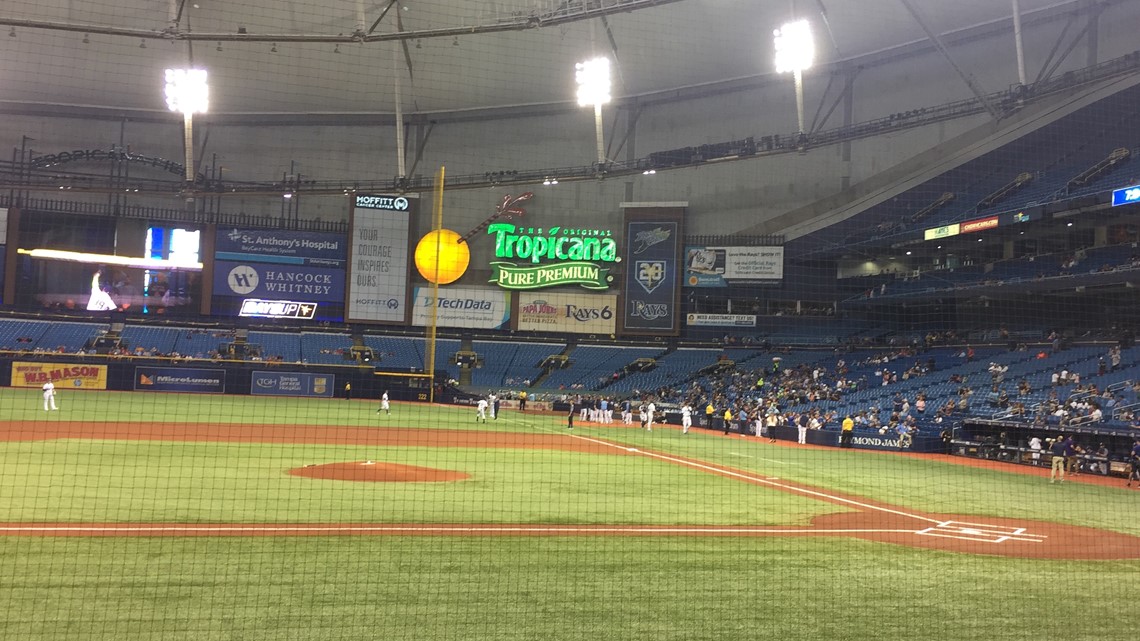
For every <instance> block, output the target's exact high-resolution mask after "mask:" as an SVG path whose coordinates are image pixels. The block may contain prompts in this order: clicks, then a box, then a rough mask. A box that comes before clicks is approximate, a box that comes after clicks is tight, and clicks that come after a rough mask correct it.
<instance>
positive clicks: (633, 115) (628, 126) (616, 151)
mask: <svg viewBox="0 0 1140 641" xmlns="http://www.w3.org/2000/svg"><path fill="white" fill-rule="evenodd" d="M641 111H642V107H641V105H637V106H635V107H634V108H633V109H632V110H630V111H628V112H626V113H627V114H628V115H627V116H626V122H625V134H624V135H623V136H622V137H621V140H620V141H618V143H617V145H616V146H614V145H613V139H611V140H610V145H611V146H612V147H613V152H612V153H608V152H607V155H608V156H609V157H610V158H617V157H618V156H620V155H621V150H622V149H624V148H625V144H626V143H627V142H629V144H630V149H629V150H627V153H626V160H634V159H635V157H634V156H630V155H629V153H628V152H629V151H632V150H633V139H634V137H635V136H634V134H635V128H636V127H637V119H638V118H640V117H641ZM621 113H622V110H621V109H616V110H615V115H614V128H613V131H617V115H618V114H621Z"/></svg>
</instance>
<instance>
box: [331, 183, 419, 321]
mask: <svg viewBox="0 0 1140 641" xmlns="http://www.w3.org/2000/svg"><path fill="white" fill-rule="evenodd" d="M361 198H371V199H375V201H374V202H375V203H377V204H376V205H375V206H376V207H380V206H381V205H384V206H389V205H390V206H391V207H393V208H392V209H384V208H365V206H364V205H362V204H360V203H361ZM385 199H386V200H385ZM367 202H368V203H372V202H373V201H367ZM356 203H357V204H356V206H354V207H353V210H352V222H351V226H352V229H351V231H350V232H349V237H350V239H351V248H350V256H351V259H350V262H349V268H348V279H347V280H348V297H347V300H346V305H347V306H346V308H345V319H346V320H348V321H350V322H362V321H363V322H368V321H373V322H389V323H403V322H404V321H405V316H407V307H408V300H407V299H408V265H409V263H410V262H411V261H410V260H409V250H408V238H409V228H410V225H411V216H412V215H413V214H414V209H415V204H416V201H415V200H414V199H408V198H404V197H402V196H401V197H387V196H357V198H356ZM397 206H399V207H403V209H397V208H396V207H397Z"/></svg>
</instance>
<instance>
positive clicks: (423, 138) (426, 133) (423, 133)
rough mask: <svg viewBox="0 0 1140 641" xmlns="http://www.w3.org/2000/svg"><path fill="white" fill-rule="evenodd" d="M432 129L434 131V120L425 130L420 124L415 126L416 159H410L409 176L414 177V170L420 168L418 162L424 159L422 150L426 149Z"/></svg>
mask: <svg viewBox="0 0 1140 641" xmlns="http://www.w3.org/2000/svg"><path fill="white" fill-rule="evenodd" d="M433 129H435V121H434V120H429V121H428V124H427V129H426V130H425V129H424V127H423V125H422V124H421V125H417V126H416V130H417V132H419V133H418V134H417V136H416V137H417V138H419V141H418V142H417V143H416V157H415V158H413V159H412V168H411V169H409V170H408V175H409V176H415V175H416V168H417V167H419V166H420V160H422V159H423V157H424V149H426V148H427V143H428V139H429V138H431V132H432V130H433Z"/></svg>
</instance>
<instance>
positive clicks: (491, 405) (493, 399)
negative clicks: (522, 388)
mask: <svg viewBox="0 0 1140 641" xmlns="http://www.w3.org/2000/svg"><path fill="white" fill-rule="evenodd" d="M487 409H489V410H490V411H491V418H492V419H493V420H494V419H498V418H499V397H498V396H495V393H494V392H491V394H490V395H489V396H487Z"/></svg>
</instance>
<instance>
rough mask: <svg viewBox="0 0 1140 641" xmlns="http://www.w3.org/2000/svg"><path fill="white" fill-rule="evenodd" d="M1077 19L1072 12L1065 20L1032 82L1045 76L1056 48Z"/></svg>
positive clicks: (1063, 40) (1058, 47) (1036, 81)
mask: <svg viewBox="0 0 1140 641" xmlns="http://www.w3.org/2000/svg"><path fill="white" fill-rule="evenodd" d="M1076 21H1077V14H1072V15H1070V16H1069V19H1068V20H1066V21H1065V26H1064V27H1062V28H1061V33H1060V35H1058V36H1057V41H1056V42H1054V43H1053V48H1052V49H1050V50H1049V55H1048V56H1046V57H1045V62H1044V63H1042V64H1041V68H1040V69H1039V70H1037V77H1036V78H1034V79H1033V83H1034V84H1036V83H1038V82H1041V81H1042V80H1043V79H1044V78H1045V72H1046V71H1047V70H1048V69H1049V65H1051V64H1053V58H1054V57H1055V56H1056V55H1057V50H1058V49H1060V48H1061V44H1062V43H1064V42H1065V36H1067V35H1068V34H1069V29H1071V28H1072V27H1073V24H1074V23H1075V22H1076Z"/></svg>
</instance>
